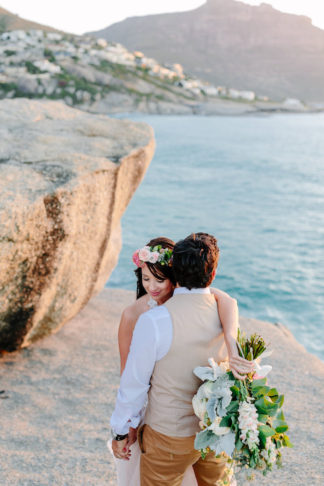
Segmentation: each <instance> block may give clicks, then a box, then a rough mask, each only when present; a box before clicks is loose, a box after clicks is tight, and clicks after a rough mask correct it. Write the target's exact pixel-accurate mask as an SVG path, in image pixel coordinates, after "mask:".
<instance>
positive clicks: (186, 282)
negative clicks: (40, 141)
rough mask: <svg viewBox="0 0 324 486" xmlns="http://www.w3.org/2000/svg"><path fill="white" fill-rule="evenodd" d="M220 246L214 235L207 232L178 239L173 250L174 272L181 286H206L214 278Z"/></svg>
mask: <svg viewBox="0 0 324 486" xmlns="http://www.w3.org/2000/svg"><path fill="white" fill-rule="evenodd" d="M218 259H219V248H218V246H217V240H216V238H215V237H214V236H212V235H209V234H207V233H192V234H191V235H189V236H187V238H185V239H184V240H180V241H178V243H176V245H175V247H174V250H173V263H172V267H173V272H174V275H175V279H176V281H177V283H178V284H179V285H181V287H187V288H188V289H192V288H205V287H208V286H209V285H210V284H211V283H212V281H213V278H214V275H213V272H214V270H216V268H217V264H218Z"/></svg>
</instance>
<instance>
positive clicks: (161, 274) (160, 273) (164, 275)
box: [135, 236, 175, 299]
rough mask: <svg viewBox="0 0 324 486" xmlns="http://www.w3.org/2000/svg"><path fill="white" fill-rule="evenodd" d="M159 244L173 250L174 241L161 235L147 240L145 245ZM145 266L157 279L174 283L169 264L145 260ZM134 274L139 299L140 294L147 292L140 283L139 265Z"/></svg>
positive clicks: (140, 272)
mask: <svg viewBox="0 0 324 486" xmlns="http://www.w3.org/2000/svg"><path fill="white" fill-rule="evenodd" d="M157 245H161V246H162V248H169V249H170V250H173V248H174V245H175V243H174V241H172V240H170V239H169V238H164V237H163V236H161V237H159V238H153V240H151V241H149V242H148V243H147V244H146V246H152V247H154V246H157ZM146 265H147V268H148V269H149V271H150V272H151V274H152V275H153V276H154V277H155V278H156V279H157V280H165V279H168V280H171V282H172V283H173V285H175V278H174V275H173V271H172V267H170V266H169V265H161V264H160V263H159V262H157V263H150V262H146ZM135 275H136V277H137V286H136V299H139V298H140V297H142V295H145V294H147V292H146V290H145V289H144V287H143V284H142V269H141V267H138V268H137V269H136V270H135Z"/></svg>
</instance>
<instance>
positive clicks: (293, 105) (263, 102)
mask: <svg viewBox="0 0 324 486" xmlns="http://www.w3.org/2000/svg"><path fill="white" fill-rule="evenodd" d="M21 97H28V98H37V99H40V98H50V99H53V100H58V99H61V100H63V101H64V102H65V103H66V104H68V105H76V106H78V107H79V108H81V109H83V110H87V111H92V112H97V113H105V114H109V113H117V112H118V113H120V112H132V111H140V112H149V113H164V114H172V113H176V114H204V115H206V114H207V115H208V114H243V113H252V112H255V111H278V110H279V111H307V110H309V109H318V108H319V107H316V106H315V107H311V106H305V105H304V104H303V103H302V102H300V101H299V100H296V99H288V100H285V102H283V103H280V104H278V103H273V102H271V101H269V100H268V98H266V97H261V98H260V97H257V96H256V95H255V93H254V92H253V91H251V90H243V91H240V90H237V89H233V88H227V87H224V86H223V87H221V86H216V85H212V84H211V83H208V82H206V81H202V80H200V79H198V78H194V77H192V76H190V75H189V74H187V73H186V72H184V70H183V68H182V66H181V65H180V64H178V63H174V64H170V63H165V64H163V65H162V64H160V63H159V62H158V61H156V60H155V59H153V58H149V57H147V56H146V55H145V54H144V53H142V52H139V51H134V52H131V51H129V50H127V49H126V48H125V47H123V46H122V45H121V44H116V43H114V42H111V43H108V42H107V41H105V40H104V39H96V38H95V37H91V36H72V35H68V34H60V33H57V32H44V31H43V30H39V29H36V30H35V29H32V30H27V31H24V30H15V31H10V32H4V33H2V34H1V35H0V99H1V98H9V99H11V98H21Z"/></svg>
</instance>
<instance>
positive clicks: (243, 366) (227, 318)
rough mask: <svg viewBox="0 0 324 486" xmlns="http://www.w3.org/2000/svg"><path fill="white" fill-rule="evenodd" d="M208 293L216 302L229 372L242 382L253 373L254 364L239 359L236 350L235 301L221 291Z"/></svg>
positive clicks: (236, 318)
mask: <svg viewBox="0 0 324 486" xmlns="http://www.w3.org/2000/svg"><path fill="white" fill-rule="evenodd" d="M210 291H211V293H212V294H213V295H214V297H215V299H216V302H217V307H218V314H219V318H220V321H221V324H222V327H223V331H224V338H225V343H226V347H227V352H228V357H229V365H230V368H231V371H232V373H233V375H234V376H235V378H238V379H240V380H243V379H244V378H245V377H246V375H247V374H248V373H251V372H252V371H253V369H254V364H253V363H252V362H251V361H248V360H246V359H244V358H241V357H240V356H239V353H238V350H237V346H236V338H237V329H238V307H237V301H236V299H233V298H232V297H230V296H229V295H228V294H226V292H223V291H222V290H218V289H215V288H211V289H210Z"/></svg>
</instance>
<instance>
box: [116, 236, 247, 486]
mask: <svg viewBox="0 0 324 486" xmlns="http://www.w3.org/2000/svg"><path fill="white" fill-rule="evenodd" d="M218 258H219V249H218V246H217V240H216V239H215V238H214V237H213V236H211V235H208V234H206V233H195V234H191V235H190V236H188V237H187V238H185V239H184V240H181V241H179V242H178V243H176V244H175V245H174V243H173V242H172V241H171V240H169V239H167V238H156V239H155V240H151V241H150V242H149V243H148V245H147V246H145V247H144V248H142V249H141V250H138V251H137V252H135V254H134V256H133V261H134V263H135V264H136V265H137V267H138V268H137V270H136V274H137V278H138V284H137V300H136V302H135V303H134V304H132V305H131V306H130V307H128V308H127V309H126V310H125V311H124V313H123V316H122V319H121V323H120V328H119V349H120V355H121V371H122V376H121V381H120V388H119V391H118V395H117V403H116V407H115V410H114V412H113V414H112V417H111V427H112V431H113V440H112V443H111V447H112V450H113V453H114V455H115V457H116V466H117V474H118V485H119V486H136V485H137V486H139V485H141V486H161V485H165V486H166V485H168V486H180V485H182V486H194V485H198V486H211V485H216V483H217V481H218V480H220V479H221V478H222V476H223V474H224V472H225V467H226V459H225V458H224V457H215V454H214V453H213V452H212V451H211V452H210V453H209V454H207V456H206V458H205V459H204V460H203V459H202V458H201V457H200V452H199V451H197V450H195V449H194V439H195V435H196V433H197V432H199V430H200V428H199V419H198V418H197V417H196V416H195V414H194V411H193V407H192V398H193V396H194V395H195V393H196V391H197V389H198V387H199V385H200V382H199V379H198V378H197V377H196V376H195V375H194V374H193V369H194V368H195V367H197V366H206V365H208V359H209V358H210V357H213V358H214V359H215V361H216V362H220V361H224V360H226V359H228V360H229V364H230V368H231V370H232V372H233V374H234V376H235V377H236V378H239V379H244V378H245V376H246V374H247V373H249V372H251V371H252V369H253V363H251V362H249V361H246V360H244V359H242V358H240V357H239V355H238V352H237V348H236V335H237V325H238V322H237V321H238V316H237V304H236V301H235V300H234V299H232V298H231V297H229V296H228V295H227V294H225V293H224V292H221V291H219V290H217V289H214V288H211V287H210V285H211V283H212V281H213V279H214V277H215V274H216V268H217V264H218Z"/></svg>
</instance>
